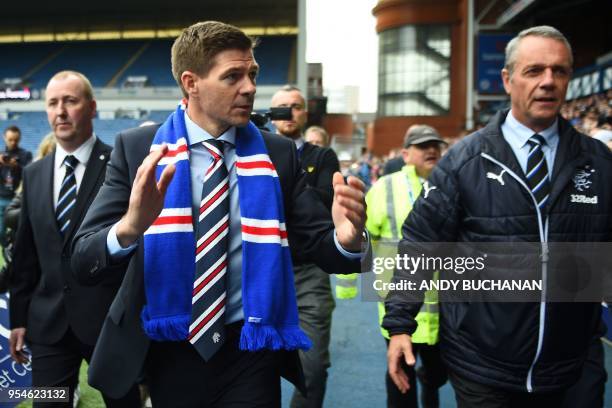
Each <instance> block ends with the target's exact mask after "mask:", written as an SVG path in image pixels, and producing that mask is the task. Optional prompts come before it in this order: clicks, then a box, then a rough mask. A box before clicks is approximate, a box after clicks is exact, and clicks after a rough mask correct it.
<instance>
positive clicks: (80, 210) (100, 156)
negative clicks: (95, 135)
mask: <svg viewBox="0 0 612 408" xmlns="http://www.w3.org/2000/svg"><path fill="white" fill-rule="evenodd" d="M109 158H110V148H109V147H108V146H106V145H105V144H103V143H102V142H101V141H100V139H98V140H96V143H95V144H94V147H93V149H92V151H91V155H90V156H89V160H88V161H87V167H86V168H85V174H84V175H83V180H82V181H81V185H80V187H79V192H78V194H77V200H76V203H75V205H74V210H73V212H72V216H71V217H70V220H71V221H70V226H69V227H68V230H67V231H66V234H64V244H65V243H66V242H67V241H68V240H69V239H70V238H71V237H72V235H73V234H74V232H75V228H76V227H77V226H78V225H80V224H81V219H82V218H83V216H84V215H85V212H87V208H88V207H89V203H90V202H91V198H92V197H91V196H92V194H93V193H94V192H95V191H96V186H97V185H98V180H99V179H100V178H101V177H103V176H104V173H105V171H106V163H107V162H108V159H109Z"/></svg>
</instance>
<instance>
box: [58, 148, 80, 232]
mask: <svg viewBox="0 0 612 408" xmlns="http://www.w3.org/2000/svg"><path fill="white" fill-rule="evenodd" d="M78 164H79V160H78V159H77V158H76V157H74V156H72V155H68V156H66V158H65V159H64V165H65V167H66V174H65V175H64V180H63V181H62V185H61V187H60V192H59V198H58V200H57V206H56V207H55V219H56V220H57V226H58V227H59V229H60V232H61V234H62V235H63V234H64V232H66V230H67V229H68V226H69V225H70V216H71V215H72V209H73V208H74V204H75V203H76V198H77V184H76V176H75V174H74V169H75V168H76V166H77V165H78Z"/></svg>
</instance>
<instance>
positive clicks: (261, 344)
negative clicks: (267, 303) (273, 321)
mask: <svg viewBox="0 0 612 408" xmlns="http://www.w3.org/2000/svg"><path fill="white" fill-rule="evenodd" d="M311 347H312V342H311V341H310V339H309V338H308V336H306V334H304V332H303V331H302V330H300V328H299V326H289V327H285V328H283V329H276V328H275V327H273V326H268V325H259V324H257V325H255V324H252V323H245V324H244V326H243V327H242V332H241V333H240V350H248V351H257V350H263V349H269V350H280V349H284V350H296V349H302V350H308V349H310V348H311Z"/></svg>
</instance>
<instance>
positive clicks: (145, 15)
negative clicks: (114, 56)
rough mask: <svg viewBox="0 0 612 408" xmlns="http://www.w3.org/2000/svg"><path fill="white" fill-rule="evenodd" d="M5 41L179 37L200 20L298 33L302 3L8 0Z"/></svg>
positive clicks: (287, 0) (290, 0) (4, 9)
mask: <svg viewBox="0 0 612 408" xmlns="http://www.w3.org/2000/svg"><path fill="white" fill-rule="evenodd" d="M2 14H3V16H4V18H3V19H2V25H1V26H0V37H3V38H1V39H0V40H1V41H11V42H12V41H52V40H70V39H79V40H80V39H97V38H100V39H106V38H143V37H145V38H146V37H165V36H175V35H177V30H178V29H181V28H184V27H186V26H189V25H191V24H193V23H194V22H197V21H203V20H220V21H224V22H227V23H231V24H234V25H237V26H239V27H241V28H244V29H248V30H247V31H249V30H250V31H251V33H252V34H257V35H264V34H295V33H296V32H297V0H256V1H253V0H206V1H195V2H180V1H168V0H130V1H125V0H106V1H100V2H84V1H82V0H63V1H61V2H44V3H43V2H41V3H37V4H36V6H35V7H32V6H31V4H29V3H27V2H26V3H21V2H18V1H16V2H4V4H3V5H2Z"/></svg>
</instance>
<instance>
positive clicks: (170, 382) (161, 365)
mask: <svg viewBox="0 0 612 408" xmlns="http://www.w3.org/2000/svg"><path fill="white" fill-rule="evenodd" d="M241 326H242V323H240V324H232V325H229V326H227V339H226V342H225V344H224V345H223V346H222V347H221V349H220V350H219V351H218V352H217V353H216V354H215V355H214V356H213V357H212V358H211V359H210V360H209V361H208V362H206V361H204V359H203V358H202V357H201V356H200V355H199V354H198V352H197V351H196V350H195V348H193V346H192V345H191V344H190V343H188V342H186V341H182V342H155V341H153V342H151V346H150V349H149V354H148V355H147V362H146V367H145V377H146V381H147V385H148V386H149V392H150V394H151V402H152V403H153V406H154V407H155V408H208V407H219V408H233V407H242V408H246V407H249V408H250V407H253V408H255V407H261V408H275V407H278V408H280V405H281V394H280V371H279V353H275V352H273V351H268V350H266V351H258V352H246V351H240V350H239V349H238V342H239V339H240V328H241Z"/></svg>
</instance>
